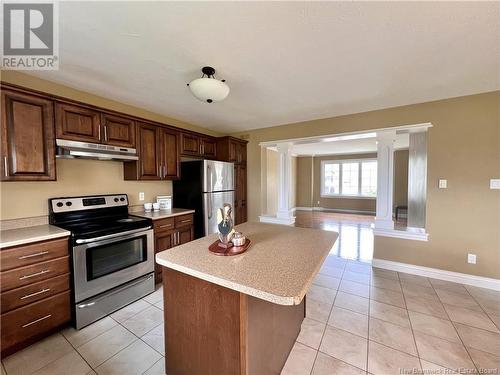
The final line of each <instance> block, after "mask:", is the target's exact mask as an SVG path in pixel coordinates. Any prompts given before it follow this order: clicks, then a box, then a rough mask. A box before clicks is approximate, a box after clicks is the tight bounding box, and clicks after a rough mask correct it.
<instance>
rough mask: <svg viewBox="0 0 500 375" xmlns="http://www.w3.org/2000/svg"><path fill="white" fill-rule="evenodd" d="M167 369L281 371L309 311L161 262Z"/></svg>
mask: <svg viewBox="0 0 500 375" xmlns="http://www.w3.org/2000/svg"><path fill="white" fill-rule="evenodd" d="M163 283H164V288H163V294H164V304H165V305H164V314H165V318H164V321H165V348H166V353H165V354H166V355H165V359H166V361H165V369H166V373H167V374H173V375H176V374H207V375H210V374H213V375H219V374H241V375H247V374H248V375H253V374H255V375H268V374H280V372H281V370H282V368H283V366H284V365H285V362H286V359H287V357H288V354H289V353H290V351H291V350H292V347H293V345H294V343H295V340H296V338H297V336H298V334H299V332H300V326H301V324H302V320H303V319H304V317H305V300H303V301H302V303H300V304H299V305H295V306H284V305H276V304H274V303H271V302H267V301H264V300H261V299H258V298H255V297H251V296H248V295H246V294H243V293H240V292H237V291H234V290H231V289H228V288H225V287H222V286H219V285H216V284H213V283H210V282H208V281H205V280H201V279H198V278H196V277H193V276H190V275H187V274H184V273H181V272H178V271H175V270H172V269H170V268H167V267H163Z"/></svg>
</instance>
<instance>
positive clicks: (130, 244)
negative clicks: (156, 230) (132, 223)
mask: <svg viewBox="0 0 500 375" xmlns="http://www.w3.org/2000/svg"><path fill="white" fill-rule="evenodd" d="M79 242H80V244H79ZM81 242H84V243H81ZM76 243H77V245H76V246H74V247H73V271H74V276H73V277H74V283H75V302H76V303H78V302H81V301H83V300H84V299H86V298H89V297H92V296H95V295H97V294H99V293H102V292H105V291H107V290H109V289H111V288H114V287H116V286H119V285H121V284H124V283H126V282H128V281H130V280H134V279H136V278H138V277H141V276H143V275H146V274H147V273H150V272H153V271H154V243H153V230H152V229H148V230H143V229H139V230H133V231H129V232H124V233H117V234H112V235H108V236H102V237H98V238H93V239H86V240H77V241H76Z"/></svg>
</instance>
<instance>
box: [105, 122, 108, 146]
mask: <svg viewBox="0 0 500 375" xmlns="http://www.w3.org/2000/svg"><path fill="white" fill-rule="evenodd" d="M104 141H105V142H107V141H108V127H107V126H106V125H104Z"/></svg>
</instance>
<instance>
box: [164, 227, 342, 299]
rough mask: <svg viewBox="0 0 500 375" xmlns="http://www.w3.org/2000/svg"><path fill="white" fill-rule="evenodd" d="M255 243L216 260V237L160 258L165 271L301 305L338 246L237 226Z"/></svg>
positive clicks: (302, 231) (332, 237) (316, 237)
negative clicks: (323, 266) (238, 253)
mask: <svg viewBox="0 0 500 375" xmlns="http://www.w3.org/2000/svg"><path fill="white" fill-rule="evenodd" d="M236 229H237V230H238V231H240V232H242V233H243V234H244V235H245V236H246V237H247V238H249V239H250V240H251V246H250V248H249V249H248V250H247V251H246V252H245V253H242V254H240V255H235V256H217V255H214V254H212V253H211V252H209V251H208V246H209V245H210V244H212V243H213V242H214V241H216V240H217V235H216V234H212V235H209V236H207V237H203V238H200V239H198V240H195V241H191V242H188V243H186V244H184V245H180V246H176V247H174V248H172V249H169V250H166V251H162V252H160V253H158V254H156V262H157V263H158V264H160V265H162V266H165V267H168V268H171V269H174V270H176V271H179V272H182V273H185V274H188V275H191V276H194V277H197V278H199V279H202V280H205V281H208V282H211V283H214V284H217V285H221V286H224V287H226V288H229V289H233V290H236V291H239V292H241V293H244V294H248V295H250V296H253V297H257V298H260V299H263V300H266V301H269V302H272V303H276V304H279V305H298V304H300V303H301V301H302V299H303V298H304V296H305V294H306V293H307V292H308V290H309V288H310V286H311V284H312V282H313V279H314V277H315V276H316V274H317V273H318V271H319V269H320V268H321V266H322V264H323V262H324V260H325V258H326V256H327V255H328V253H329V252H330V250H331V248H332V247H333V245H334V244H335V241H336V240H337V238H338V233H336V232H327V231H323V230H319V229H309V228H297V227H289V226H284V225H275V224H262V223H244V224H241V225H238V226H236Z"/></svg>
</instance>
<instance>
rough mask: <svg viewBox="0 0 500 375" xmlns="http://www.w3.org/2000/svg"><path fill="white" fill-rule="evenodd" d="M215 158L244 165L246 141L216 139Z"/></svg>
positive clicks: (225, 138) (232, 138) (227, 138)
mask: <svg viewBox="0 0 500 375" xmlns="http://www.w3.org/2000/svg"><path fill="white" fill-rule="evenodd" d="M217 158H218V159H219V160H221V161H228V162H231V163H246V162H247V141H245V140H243V139H239V138H234V137H220V138H217Z"/></svg>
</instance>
